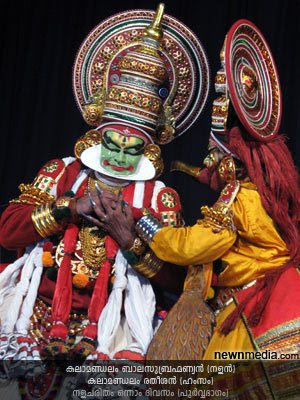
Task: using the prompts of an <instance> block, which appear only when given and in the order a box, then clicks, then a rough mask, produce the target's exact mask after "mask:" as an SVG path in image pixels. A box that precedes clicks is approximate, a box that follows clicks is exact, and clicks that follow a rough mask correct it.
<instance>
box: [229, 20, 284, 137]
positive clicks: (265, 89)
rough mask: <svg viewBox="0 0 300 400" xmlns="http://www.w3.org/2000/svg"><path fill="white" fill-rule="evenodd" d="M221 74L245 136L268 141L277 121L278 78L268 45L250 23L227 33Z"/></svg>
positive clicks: (243, 22)
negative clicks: (246, 133) (246, 132)
mask: <svg viewBox="0 0 300 400" xmlns="http://www.w3.org/2000/svg"><path fill="white" fill-rule="evenodd" d="M225 70H226V78H227V82H228V88H229V93H230V98H231V100H232V103H233V106H234V108H235V111H236V113H237V114H238V117H239V119H240V120H241V122H242V123H243V125H244V126H245V128H246V129H247V131H248V133H249V134H250V135H251V136H252V137H254V138H255V139H256V140H260V141H268V140H271V139H272V138H273V137H275V136H276V135H277V134H278V130H279V127H280V121H281V108H282V99H281V91H280V84H279V77H278V74H277V70H276V65H275V62H274V60H273V57H272V54H271V51H270V49H269V47H268V44H267V42H266V40H265V38H264V37H263V35H262V33H261V32H260V31H259V29H258V28H257V27H256V26H255V25H254V24H253V23H252V22H250V21H247V20H239V21H237V22H236V23H235V24H234V25H233V26H232V27H231V29H230V30H229V32H228V35H227V38H226V42H225Z"/></svg>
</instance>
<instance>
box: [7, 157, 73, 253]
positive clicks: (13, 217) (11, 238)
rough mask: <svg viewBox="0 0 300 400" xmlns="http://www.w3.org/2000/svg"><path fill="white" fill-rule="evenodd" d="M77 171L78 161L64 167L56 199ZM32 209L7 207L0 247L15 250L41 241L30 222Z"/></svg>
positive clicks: (65, 189)
mask: <svg viewBox="0 0 300 400" xmlns="http://www.w3.org/2000/svg"><path fill="white" fill-rule="evenodd" d="M54 161H60V160H54ZM50 163H51V162H49V163H47V164H46V166H47V165H49V164H50ZM52 163H53V161H52ZM44 168H45V167H44ZM41 171H42V170H40V172H39V174H40V173H41ZM79 171H80V163H79V162H78V161H75V162H73V163H72V164H70V165H69V166H68V167H66V169H65V171H64V172H63V175H62V176H61V177H60V179H59V182H58V187H57V195H58V197H59V196H61V195H62V194H64V192H65V191H67V190H69V189H70V188H71V187H72V184H73V182H74V180H75V178H76V176H77V175H78V173H79ZM39 174H38V176H39ZM34 207H35V206H34V205H29V204H20V203H19V204H15V203H11V204H10V205H9V206H8V207H7V209H6V210H5V211H4V212H3V213H2V216H1V218H0V245H1V246H3V247H5V248H6V249H8V250H17V249H21V248H24V247H26V246H28V245H30V244H33V243H35V242H37V241H39V240H41V239H42V237H41V236H40V235H39V234H38V233H37V231H36V229H35V227H34V225H33V222H32V220H31V213H32V210H33V208H34Z"/></svg>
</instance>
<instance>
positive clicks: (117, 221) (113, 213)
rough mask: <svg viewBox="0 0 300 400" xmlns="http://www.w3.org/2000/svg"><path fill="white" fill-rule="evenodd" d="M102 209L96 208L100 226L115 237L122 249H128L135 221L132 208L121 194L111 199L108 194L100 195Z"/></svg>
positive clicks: (132, 236) (131, 241)
mask: <svg viewBox="0 0 300 400" xmlns="http://www.w3.org/2000/svg"><path fill="white" fill-rule="evenodd" d="M100 201H101V205H102V209H103V210H104V212H103V211H102V210H100V209H99V210H98V213H97V215H98V218H99V220H100V226H101V227H102V228H103V229H104V230H105V231H107V233H108V234H109V235H110V236H111V237H112V238H113V239H115V241H116V242H117V243H118V244H119V246H120V247H121V249H122V250H125V249H129V248H130V247H131V246H132V245H133V242H134V239H135V237H136V235H135V229H134V228H135V222H134V218H133V215H132V210H131V207H130V206H129V204H127V203H126V202H125V201H124V200H123V199H122V197H121V196H119V197H118V198H115V199H114V200H113V201H111V198H109V197H108V196H101V197H100Z"/></svg>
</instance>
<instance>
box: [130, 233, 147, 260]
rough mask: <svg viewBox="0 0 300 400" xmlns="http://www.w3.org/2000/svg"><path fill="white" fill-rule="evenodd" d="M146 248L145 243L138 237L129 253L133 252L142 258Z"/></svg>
mask: <svg viewBox="0 0 300 400" xmlns="http://www.w3.org/2000/svg"><path fill="white" fill-rule="evenodd" d="M146 247H147V246H146V245H145V243H144V242H143V241H142V240H141V239H140V238H139V237H136V238H135V239H134V242H133V245H132V246H131V247H130V249H128V251H132V252H133V253H134V254H136V255H137V256H141V255H142V254H143V253H144V252H145V250H146Z"/></svg>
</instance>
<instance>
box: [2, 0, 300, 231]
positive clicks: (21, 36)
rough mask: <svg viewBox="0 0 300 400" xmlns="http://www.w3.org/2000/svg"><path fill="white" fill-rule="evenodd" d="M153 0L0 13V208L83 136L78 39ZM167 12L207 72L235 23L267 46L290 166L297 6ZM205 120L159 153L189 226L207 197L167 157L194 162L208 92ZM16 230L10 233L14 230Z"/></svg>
mask: <svg viewBox="0 0 300 400" xmlns="http://www.w3.org/2000/svg"><path fill="white" fill-rule="evenodd" d="M157 3H158V2H157V1H153V0H143V1H134V0H127V1H116V0H107V1H103V0H102V1H101V0H85V1H75V0H73V1H63V0H58V1H57V0H51V1H50V0H43V1H38V0H23V1H20V0H19V1H16V0H14V1H12V0H11V1H5V2H4V1H3V2H2V6H1V21H0V22H1V25H0V30H1V39H2V40H1V56H2V63H1V84H0V85H1V86H0V95H1V107H0V108H1V119H0V123H1V131H0V132H1V157H0V174H1V198H0V204H1V206H2V208H3V207H4V205H5V204H7V202H8V200H9V199H10V198H12V197H14V196H17V194H18V190H17V186H18V184H19V183H21V182H30V181H31V180H32V178H33V177H34V175H35V173H36V171H37V170H38V169H39V168H40V166H41V165H42V164H43V163H44V162H46V161H48V160H50V159H51V158H57V157H63V156H67V155H72V154H73V145H74V142H75V140H76V138H77V137H78V136H80V135H82V134H83V133H84V132H85V131H87V130H88V126H87V125H86V124H85V123H84V122H83V120H82V117H81V115H80V113H79V111H78V109H77V107H76V105H75V101H74V98H73V93H72V84H71V82H72V80H71V76H72V64H73V60H74V58H75V54H76V52H77V50H78V48H79V46H80V44H81V41H82V40H83V39H84V37H85V36H86V35H87V33H88V32H89V31H90V30H91V29H92V28H93V27H94V26H95V25H96V24H98V23H99V22H100V21H101V20H102V19H104V18H106V17H108V16H110V15H111V14H113V13H117V12H119V11H124V10H126V9H133V8H147V9H155V8H156V5H157ZM165 3H166V12H167V13H168V14H171V15H173V16H175V17H177V18H178V19H180V20H181V21H182V22H184V23H185V24H187V25H188V26H189V27H190V28H191V29H192V30H193V31H194V32H195V33H196V34H197V35H198V37H199V38H200V40H201V41H202V43H203V45H204V47H205V49H206V52H207V55H208V58H209V62H210V67H211V76H212V78H213V76H214V74H215V72H216V71H217V70H218V68H219V51H220V48H221V46H222V43H223V40H224V35H225V33H226V31H227V30H228V29H229V27H230V26H231V24H232V23H233V22H234V21H235V20H237V19H239V18H248V19H250V20H251V21H253V22H254V23H255V24H256V25H258V27H259V28H260V29H261V31H262V32H263V33H264V35H265V37H266V38H267V40H268V42H269V44H270V47H271V49H272V51H273V54H274V57H275V59H276V62H277V67H278V70H279V75H280V78H281V85H282V91H283V120H282V127H281V131H282V133H285V134H287V135H288V136H289V138H290V139H289V143H288V145H289V147H290V149H291V151H292V153H293V156H294V159H295V161H296V164H297V165H298V167H299V153H300V151H299V150H300V96H299V95H300V79H299V78H300V45H299V36H300V24H299V18H300V16H299V15H300V2H299V1H296V0H289V1H287V0H273V1H267V0H222V1H221V0H214V1H210V0H205V1H203V0H198V1H197V2H196V1H193V0H166V1H165ZM211 89H212V90H211V95H210V98H209V102H208V106H207V107H206V110H205V113H204V114H203V115H202V116H201V117H200V119H199V120H198V121H197V123H195V125H194V126H193V128H192V129H191V130H190V131H189V132H187V133H186V134H184V135H183V136H182V137H180V138H178V139H177V140H176V141H174V142H173V143H172V144H170V145H168V146H167V147H165V148H164V149H163V154H164V160H165V164H166V169H165V170H166V171H165V173H164V175H163V176H162V180H164V181H165V182H166V183H167V184H168V185H170V186H173V187H174V188H176V189H177V190H178V191H179V193H180V195H181V198H182V202H183V205H184V209H185V217H186V220H187V222H188V223H192V222H193V221H194V220H195V218H197V217H198V216H199V206H200V205H201V204H203V203H205V202H211V201H213V199H214V194H212V193H211V192H210V191H209V189H207V188H204V187H202V186H201V185H200V184H198V183H197V182H194V181H193V179H192V178H190V177H188V176H186V175H182V174H179V173H172V174H171V173H169V172H168V170H169V165H170V161H171V160H172V159H181V160H185V161H188V162H190V163H194V164H198V165H200V164H201V160H202V158H203V155H204V154H205V148H206V145H207V138H208V133H209V125H210V106H211V100H212V98H213V96H214V91H213V86H212V87H211ZM16 229H17V227H16Z"/></svg>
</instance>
